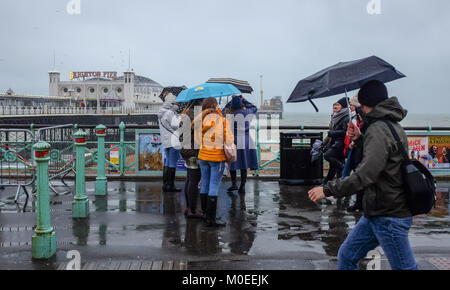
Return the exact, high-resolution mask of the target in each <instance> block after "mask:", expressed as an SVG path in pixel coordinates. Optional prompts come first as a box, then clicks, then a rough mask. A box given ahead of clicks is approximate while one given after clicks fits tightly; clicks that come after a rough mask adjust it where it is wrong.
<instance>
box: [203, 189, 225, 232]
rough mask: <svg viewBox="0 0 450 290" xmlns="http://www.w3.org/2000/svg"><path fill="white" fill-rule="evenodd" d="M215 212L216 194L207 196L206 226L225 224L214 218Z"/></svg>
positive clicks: (221, 225)
mask: <svg viewBox="0 0 450 290" xmlns="http://www.w3.org/2000/svg"><path fill="white" fill-rule="evenodd" d="M216 212H217V196H209V197H208V207H207V209H206V225H207V226H208V227H223V226H225V225H226V223H224V222H218V221H217V220H216Z"/></svg>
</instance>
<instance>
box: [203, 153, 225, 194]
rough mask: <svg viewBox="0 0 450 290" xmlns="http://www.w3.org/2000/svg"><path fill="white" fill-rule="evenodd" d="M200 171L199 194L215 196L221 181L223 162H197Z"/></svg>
mask: <svg viewBox="0 0 450 290" xmlns="http://www.w3.org/2000/svg"><path fill="white" fill-rule="evenodd" d="M198 163H199V165H200V171H201V172H202V187H201V189H200V193H201V194H208V195H209V196H217V195H218V194H219V186H220V182H221V181H222V177H223V171H224V169H225V162H211V161H204V160H198Z"/></svg>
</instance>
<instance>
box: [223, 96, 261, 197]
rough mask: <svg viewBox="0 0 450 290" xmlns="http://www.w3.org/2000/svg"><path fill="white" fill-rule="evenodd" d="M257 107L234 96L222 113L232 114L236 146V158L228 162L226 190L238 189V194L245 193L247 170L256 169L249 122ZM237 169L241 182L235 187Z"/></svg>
mask: <svg viewBox="0 0 450 290" xmlns="http://www.w3.org/2000/svg"><path fill="white" fill-rule="evenodd" d="M257 111H258V109H257V108H256V107H255V106H254V105H253V104H252V103H250V102H249V101H247V100H246V99H244V98H243V97H242V96H234V97H233V98H232V100H231V101H230V102H229V103H228V104H227V105H226V106H225V108H224V113H225V114H226V115H228V114H233V116H234V144H236V147H237V160H236V162H233V163H231V164H230V175H231V186H230V187H229V188H228V192H232V191H235V190H238V189H239V191H238V192H239V194H245V183H246V181H247V170H248V169H250V170H256V169H258V158H257V155H256V149H255V145H254V142H253V140H252V139H251V137H250V123H251V121H252V118H253V116H254V114H256V112H257ZM237 170H239V171H240V174H241V184H240V186H239V188H238V187H237V182H236V175H237Z"/></svg>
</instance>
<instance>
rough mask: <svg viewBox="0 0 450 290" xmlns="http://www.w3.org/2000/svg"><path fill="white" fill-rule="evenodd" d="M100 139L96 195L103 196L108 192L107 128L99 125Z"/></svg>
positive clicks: (98, 136)
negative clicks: (106, 164) (106, 162)
mask: <svg viewBox="0 0 450 290" xmlns="http://www.w3.org/2000/svg"><path fill="white" fill-rule="evenodd" d="M95 130H96V132H97V138H98V141H97V143H98V146H97V179H96V180H95V195H99V196H103V195H106V194H107V192H108V182H107V180H106V172H105V171H106V170H105V137H106V127H105V126H103V125H98V126H97V128H95Z"/></svg>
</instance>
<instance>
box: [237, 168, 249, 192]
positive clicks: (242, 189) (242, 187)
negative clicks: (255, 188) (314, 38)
mask: <svg viewBox="0 0 450 290" xmlns="http://www.w3.org/2000/svg"><path fill="white" fill-rule="evenodd" d="M246 183H247V170H241V185H240V186H239V191H238V193H239V194H241V195H242V194H245V184H246Z"/></svg>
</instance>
